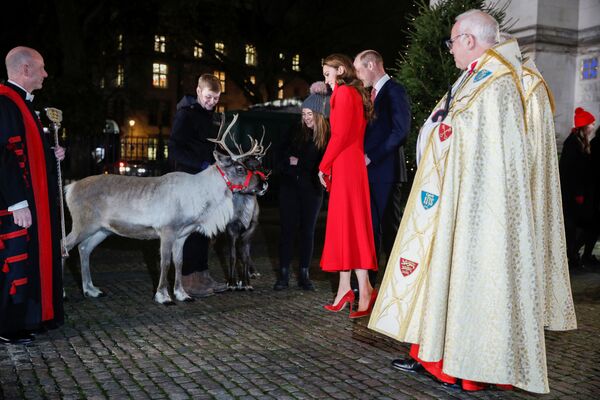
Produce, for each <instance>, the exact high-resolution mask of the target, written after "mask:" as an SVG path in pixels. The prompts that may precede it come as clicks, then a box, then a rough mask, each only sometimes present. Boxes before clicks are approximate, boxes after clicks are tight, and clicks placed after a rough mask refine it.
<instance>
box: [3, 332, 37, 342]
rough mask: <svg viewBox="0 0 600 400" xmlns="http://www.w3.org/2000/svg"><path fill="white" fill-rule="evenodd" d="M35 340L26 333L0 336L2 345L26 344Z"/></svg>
mask: <svg viewBox="0 0 600 400" xmlns="http://www.w3.org/2000/svg"><path fill="white" fill-rule="evenodd" d="M34 340H35V337H34V336H33V335H32V334H30V333H27V332H17V333H5V334H4V335H3V336H0V343H4V344H27V343H31V342H33V341H34Z"/></svg>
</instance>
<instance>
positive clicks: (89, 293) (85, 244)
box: [69, 231, 109, 297]
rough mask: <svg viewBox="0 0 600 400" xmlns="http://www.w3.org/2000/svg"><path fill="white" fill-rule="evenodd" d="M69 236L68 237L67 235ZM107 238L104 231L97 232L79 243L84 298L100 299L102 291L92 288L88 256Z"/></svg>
mask: <svg viewBox="0 0 600 400" xmlns="http://www.w3.org/2000/svg"><path fill="white" fill-rule="evenodd" d="M69 236H70V235H69ZM108 236H109V234H108V233H106V232H104V231H98V232H96V233H94V234H93V235H92V236H90V237H88V238H87V239H85V240H83V241H82V242H81V243H79V246H78V248H79V259H80V262H81V287H82V289H83V295H84V296H85V297H102V296H104V293H103V292H102V290H100V289H98V288H97V287H96V286H94V283H93V282H92V274H91V273H90V254H91V253H92V250H94V249H95V248H96V246H98V245H99V244H100V243H102V241H103V240H104V239H106V238H107V237H108Z"/></svg>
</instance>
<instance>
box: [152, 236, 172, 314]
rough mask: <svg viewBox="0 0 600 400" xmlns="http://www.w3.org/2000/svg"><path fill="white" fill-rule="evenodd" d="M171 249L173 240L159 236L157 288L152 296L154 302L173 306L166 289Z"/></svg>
mask: <svg viewBox="0 0 600 400" xmlns="http://www.w3.org/2000/svg"><path fill="white" fill-rule="evenodd" d="M172 247H173V239H171V238H165V237H163V236H162V235H161V238H160V278H159V279H158V286H157V287H156V294H155V295H154V301H156V302H157V303H160V304H164V305H173V304H175V303H173V300H171V295H169V288H168V287H167V284H168V282H167V274H168V273H169V266H170V265H171V249H172Z"/></svg>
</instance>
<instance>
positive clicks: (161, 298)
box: [154, 292, 175, 306]
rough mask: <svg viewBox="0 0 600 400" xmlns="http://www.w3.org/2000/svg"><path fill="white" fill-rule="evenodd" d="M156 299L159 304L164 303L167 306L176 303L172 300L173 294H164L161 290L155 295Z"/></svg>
mask: <svg viewBox="0 0 600 400" xmlns="http://www.w3.org/2000/svg"><path fill="white" fill-rule="evenodd" d="M154 301H155V302H157V303H159V304H163V305H165V306H169V305H174V304H175V303H174V302H173V300H171V296H169V294H168V293H167V294H164V293H160V292H156V294H155V295H154Z"/></svg>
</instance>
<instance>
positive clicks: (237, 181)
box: [208, 114, 271, 196]
mask: <svg viewBox="0 0 600 400" xmlns="http://www.w3.org/2000/svg"><path fill="white" fill-rule="evenodd" d="M237 118H238V114H235V115H234V116H233V120H232V121H231V123H230V124H229V126H228V127H227V128H226V129H224V126H225V115H223V118H222V119H221V126H220V128H219V134H218V135H217V138H216V139H208V140H210V141H211V142H214V143H216V144H218V145H219V147H220V149H221V150H223V151H225V152H226V153H227V154H224V153H222V152H219V151H215V152H214V153H213V154H214V156H215V159H216V160H217V168H218V170H219V172H220V173H221V175H222V176H223V179H225V182H226V183H227V186H228V187H229V189H230V190H231V191H232V192H234V193H243V194H256V195H259V196H262V195H263V194H264V193H265V192H266V191H267V187H268V186H269V184H268V182H267V179H268V178H269V175H270V172H269V171H267V170H266V169H264V168H263V167H262V157H264V155H265V154H266V153H267V150H268V149H269V147H270V146H271V145H270V144H269V146H267V147H266V148H265V147H264V146H263V144H262V141H263V139H264V137H265V131H264V127H263V135H262V137H261V139H260V141H258V140H256V139H254V138H253V137H252V136H250V135H248V137H249V138H250V150H248V151H243V150H242V147H241V146H240V145H239V144H238V143H236V142H235V140H233V144H234V145H235V148H236V150H237V152H234V151H232V150H231V149H230V148H229V146H228V145H227V135H228V134H229V133H230V132H231V128H232V127H233V125H235V123H236V121H237Z"/></svg>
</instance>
